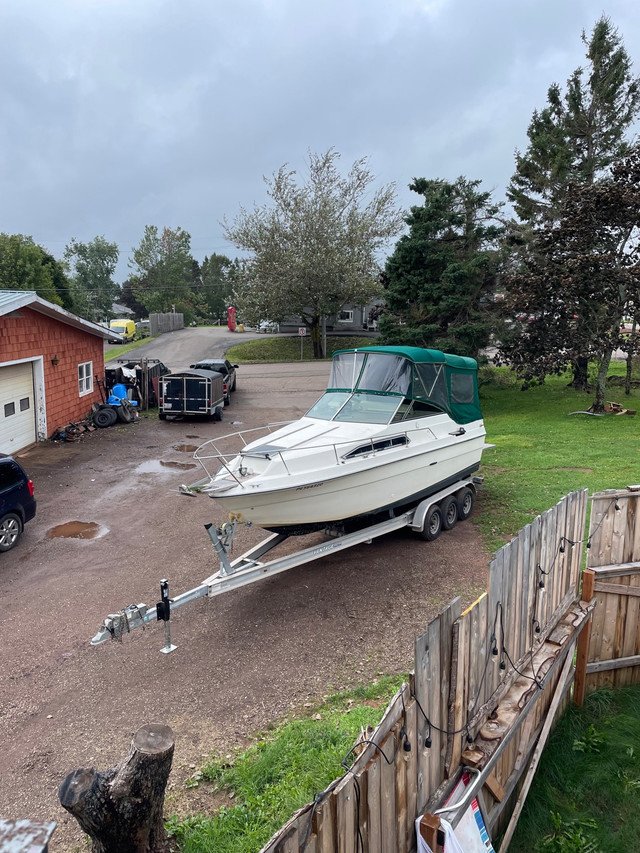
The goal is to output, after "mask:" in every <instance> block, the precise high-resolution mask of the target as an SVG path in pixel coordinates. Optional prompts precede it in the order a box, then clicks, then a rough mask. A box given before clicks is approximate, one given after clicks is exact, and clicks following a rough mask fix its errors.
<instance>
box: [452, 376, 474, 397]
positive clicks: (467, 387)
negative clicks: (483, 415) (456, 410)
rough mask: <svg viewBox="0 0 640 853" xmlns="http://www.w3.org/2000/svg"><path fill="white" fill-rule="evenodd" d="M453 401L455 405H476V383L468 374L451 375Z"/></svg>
mask: <svg viewBox="0 0 640 853" xmlns="http://www.w3.org/2000/svg"><path fill="white" fill-rule="evenodd" d="M451 400H452V401H453V402H454V403H474V402H475V383H474V381H473V376H471V375H469V374H467V373H452V374H451Z"/></svg>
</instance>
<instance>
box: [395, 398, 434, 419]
mask: <svg viewBox="0 0 640 853" xmlns="http://www.w3.org/2000/svg"><path fill="white" fill-rule="evenodd" d="M441 414H442V410H441V409H438V408H437V407H436V406H432V405H431V403H423V402H421V401H420V400H404V401H403V402H402V403H401V404H400V406H398V411H397V412H396V413H395V415H394V416H393V420H392V423H397V422H398V421H410V420H414V419H415V418H426V417H428V416H429V415H441Z"/></svg>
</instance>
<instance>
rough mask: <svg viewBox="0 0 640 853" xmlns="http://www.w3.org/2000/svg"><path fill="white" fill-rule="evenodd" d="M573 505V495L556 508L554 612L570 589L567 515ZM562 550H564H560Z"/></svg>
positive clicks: (568, 496)
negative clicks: (567, 589) (570, 505)
mask: <svg viewBox="0 0 640 853" xmlns="http://www.w3.org/2000/svg"><path fill="white" fill-rule="evenodd" d="M570 503H571V495H567V496H566V497H564V498H562V500H561V501H559V502H558V504H557V506H556V536H555V539H556V545H555V547H556V549H557V556H556V567H555V570H554V578H553V605H552V610H555V609H556V607H557V606H558V604H559V603H560V602H561V601H562V599H563V597H564V593H565V589H566V588H568V584H567V580H566V578H567V575H568V574H569V568H568V567H569V554H568V552H569V551H570V550H571V548H570V546H569V545H568V544H567V542H566V538H567V514H568V506H569V504H570ZM560 549H562V550H560Z"/></svg>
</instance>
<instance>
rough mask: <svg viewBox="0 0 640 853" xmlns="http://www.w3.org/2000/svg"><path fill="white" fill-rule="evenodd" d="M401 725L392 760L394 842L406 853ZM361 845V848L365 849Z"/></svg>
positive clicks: (405, 807)
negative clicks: (393, 776)
mask: <svg viewBox="0 0 640 853" xmlns="http://www.w3.org/2000/svg"><path fill="white" fill-rule="evenodd" d="M401 725H403V724H400V723H398V726H397V732H395V740H396V743H397V745H398V746H397V750H398V751H397V754H396V758H395V762H394V768H393V769H394V773H395V804H396V830H395V835H396V844H395V849H396V850H397V853H408V850H409V849H410V848H409V838H408V837H407V766H406V764H405V761H404V756H405V752H404V749H403V741H404V737H401ZM366 849H367V848H366V846H364V845H363V850H366Z"/></svg>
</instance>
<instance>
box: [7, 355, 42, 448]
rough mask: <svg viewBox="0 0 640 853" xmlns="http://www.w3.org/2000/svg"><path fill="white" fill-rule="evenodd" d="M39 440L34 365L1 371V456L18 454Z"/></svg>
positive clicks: (17, 365) (28, 363) (16, 366)
mask: <svg viewBox="0 0 640 853" xmlns="http://www.w3.org/2000/svg"><path fill="white" fill-rule="evenodd" d="M35 440H36V417H35V409H34V393H33V368H32V366H31V362H26V363H25V364H12V365H10V366H9V367H0V452H1V453H17V452H18V450H21V449H22V448H23V447H26V446H27V445H28V444H32V443H33V442H34V441H35Z"/></svg>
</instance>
